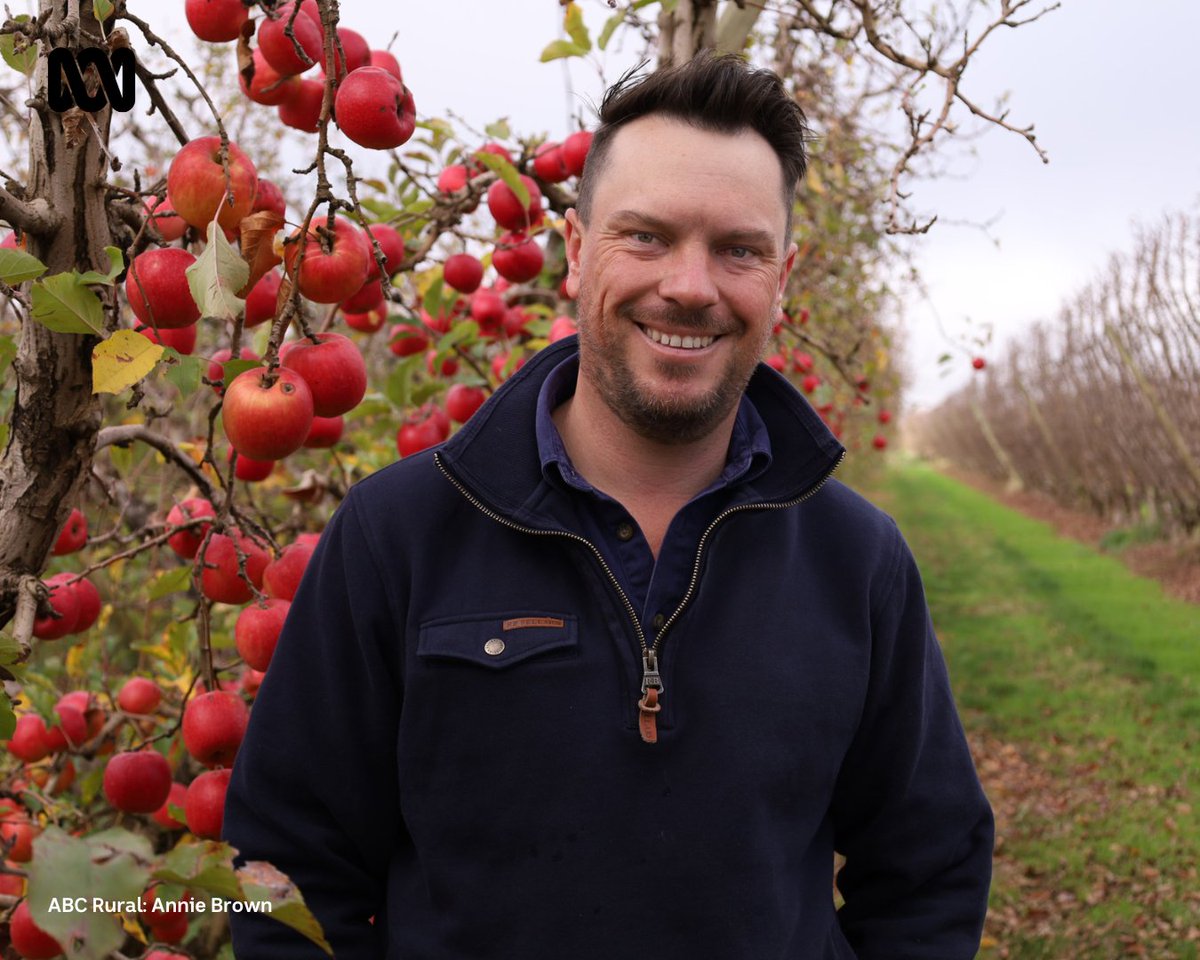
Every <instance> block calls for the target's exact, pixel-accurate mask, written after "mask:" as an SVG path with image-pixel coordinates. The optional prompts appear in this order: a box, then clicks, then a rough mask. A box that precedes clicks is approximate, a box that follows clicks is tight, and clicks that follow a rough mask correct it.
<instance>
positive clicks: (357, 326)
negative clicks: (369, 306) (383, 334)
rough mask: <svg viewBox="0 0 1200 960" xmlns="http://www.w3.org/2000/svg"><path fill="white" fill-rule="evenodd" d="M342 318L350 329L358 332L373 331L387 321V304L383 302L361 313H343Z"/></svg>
mask: <svg viewBox="0 0 1200 960" xmlns="http://www.w3.org/2000/svg"><path fill="white" fill-rule="evenodd" d="M342 318H343V319H344V320H345V321H346V326H348V327H349V328H350V329H351V330H357V331H358V332H359V333H375V332H376V331H377V330H379V329H380V328H382V327H383V325H384V324H385V323H386V322H387V318H388V312H387V305H386V304H384V305H382V306H379V307H376V308H374V309H373V310H367V311H365V312H363V313H344V314H342Z"/></svg>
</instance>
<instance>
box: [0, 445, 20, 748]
mask: <svg viewBox="0 0 1200 960" xmlns="http://www.w3.org/2000/svg"><path fill="white" fill-rule="evenodd" d="M4 426H5V427H7V426H8V424H7V423H6V424H4ZM20 655H21V645H20V644H19V643H17V641H16V639H15V638H14V637H10V636H9V635H8V634H7V633H0V666H5V667H11V666H12V665H13V664H14V663H16V662H17V657H19V656H20ZM3 739H5V738H4V737H0V740H3Z"/></svg>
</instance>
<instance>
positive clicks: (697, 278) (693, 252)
mask: <svg viewBox="0 0 1200 960" xmlns="http://www.w3.org/2000/svg"><path fill="white" fill-rule="evenodd" d="M663 271H664V272H663V276H662V279H661V280H660V281H659V283H658V293H659V296H661V297H662V298H663V299H664V300H671V301H673V302H675V303H677V304H679V305H680V306H681V307H685V308H687V309H689V310H695V309H698V308H701V307H708V306H712V305H713V304H715V303H716V302H717V300H718V299H719V298H720V295H719V293H718V291H717V285H716V281H715V279H714V277H713V263H712V260H711V257H710V254H709V251H708V249H707V248H706V247H704V246H702V245H700V244H691V243H680V244H677V245H676V246H675V247H674V248H673V249H672V250H671V252H670V255H669V256H668V257H667V258H666V259H665V260H664V262H663Z"/></svg>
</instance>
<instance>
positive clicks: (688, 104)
mask: <svg viewBox="0 0 1200 960" xmlns="http://www.w3.org/2000/svg"><path fill="white" fill-rule="evenodd" d="M644 66H645V64H642V65H641V66H639V67H635V68H634V69H633V70H630V71H629V72H628V73H626V74H625V75H624V76H622V77H621V78H620V79H619V80H618V81H617V82H616V83H615V84H613V85H612V86H611V87H610V88H609V89H608V92H607V93H605V95H604V101H603V102H602V103H601V105H600V125H599V127H597V129H596V131H595V135H594V137H593V138H592V145H591V149H589V150H588V156H587V163H586V164H585V165H584V170H583V176H582V178H581V180H580V183H579V197H578V199H577V201H576V203H575V208H576V210H577V211H578V213H579V219H580V220H581V221H582V222H583V223H584V224H586V223H587V222H588V220H589V217H590V214H591V206H592V194H593V193H594V192H595V185H596V183H597V181H598V180H599V179H600V175H601V174H602V173H603V171H604V166H605V164H606V162H607V160H608V152H609V148H610V147H611V145H612V140H613V137H614V136H615V135H616V133H617V131H618V130H619V129H620V128H621V127H622V126H624V125H625V124H627V123H629V122H630V121H631V120H637V119H639V118H640V117H645V116H649V115H650V114H661V115H663V116H667V117H673V118H676V119H679V120H682V121H684V122H686V123H690V124H691V125H692V126H695V127H698V128H699V129H701V130H711V131H714V132H716V133H730V134H732V133H738V132H739V131H742V130H753V131H755V132H756V133H758V134H759V135H760V136H761V137H762V138H763V139H764V140H766V141H767V143H769V144H770V145H771V149H772V150H774V151H775V155H776V156H777V157H778V158H779V164H780V167H781V168H782V170H783V202H784V208H785V209H786V210H787V236H788V237H790V236H791V232H792V200H793V197H794V196H795V192H796V184H797V183H798V182H799V181H800V178H801V177H803V176H804V171H805V170H806V169H807V167H808V157H807V153H806V148H805V143H806V142H807V141H808V140H809V139H810V134H809V128H808V121H807V119H806V118H805V116H804V111H803V110H801V109H800V105H799V104H798V103H796V101H795V100H794V99H793V98H792V96H791V95H790V94H789V93H788V92H787V90H786V88H785V87H784V85H783V81H782V80H781V79H780V78H779V76H778V75H777V74H775V73H773V72H772V71H770V70H763V69H755V68H752V67H751V66H750V65H749V64H748V63H747V62H746V61H745V60H744V59H743V58H742V57H739V56H737V55H736V54H720V55H718V54H714V53H712V52H711V51H705V52H702V53H700V54H697V55H696V56H695V57H694V58H693V59H691V60H689V61H687V62H686V63H682V64H680V65H678V66H675V67H670V68H668V69H666V70H659V71H657V72H655V73H651V74H645V73H642V72H641V71H642V68H643V67H644Z"/></svg>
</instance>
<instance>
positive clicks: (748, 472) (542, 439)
mask: <svg viewBox="0 0 1200 960" xmlns="http://www.w3.org/2000/svg"><path fill="white" fill-rule="evenodd" d="M578 376H579V355H578V354H572V355H571V356H569V357H567V358H566V359H565V360H563V361H561V362H560V363H559V364H558V365H557V366H556V367H554V369H553V370H551V371H550V374H549V375H548V376H547V377H546V379H545V380H544V381H543V382H542V386H541V389H540V390H539V391H538V398H537V414H536V421H535V429H536V432H537V447H538V456H539V457H540V459H541V463H542V475H543V476H544V477H545V478H546V480H547V481H548V482H549V483H551V484H556V483H557V484H561V483H566V484H567V485H569V486H571V487H574V488H575V489H577V490H583V491H585V492H588V493H595V492H596V491H595V488H594V487H593V486H592V485H591V484H590V483H588V482H587V480H585V479H584V478H583V476H582V475H581V474H580V473H579V472H578V471H577V470H576V469H575V467H574V465H573V464H572V463H571V458H570V456H569V455H568V454H567V448H566V447H565V446H564V445H563V442H562V436H561V435H560V434H559V432H558V427H556V426H555V424H554V418H553V417H552V414H553V412H554V410H555V409H556V408H557V407H559V406H560V405H561V404H563V403H564V402H566V401H567V400H568V399H569V398H570V397H571V396H572V395H573V394H574V393H575V383H576V380H577V378H578ZM770 465H771V439H770V436H769V435H768V433H767V426H766V424H765V423H764V422H763V419H762V417H761V416H759V413H758V411H757V410H756V409H755V407H754V404H753V403H752V402H751V400H750V398H749V397H747V396H746V395H745V394H744V393H743V394H742V399H741V401H740V403H739V404H738V411H737V417H736V419H735V420H734V423H733V433H732V434H731V436H730V438H729V450H728V452H727V453H726V456H725V468H724V470H722V471H721V475H720V476H719V477H718V478H717V480H716V482H715V483H714V484H713V485H712V486H711V487H709V488H708V490H709V491H711V490H716V489H719V488H721V487H725V486H730V485H732V484H734V483H737V482H739V481H747V482H748V481H750V480H753V479H754V478H755V477H757V476H758V475H759V474H761V473H762V472H763V471H765V470H766V469H767V468H768V467H769V466H770ZM704 492H708V491H704Z"/></svg>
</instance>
